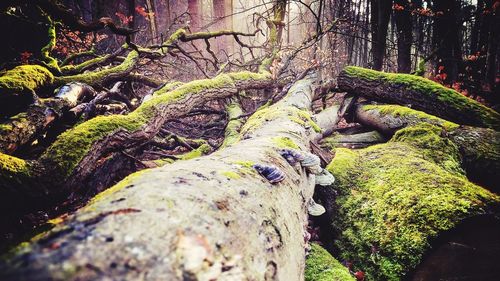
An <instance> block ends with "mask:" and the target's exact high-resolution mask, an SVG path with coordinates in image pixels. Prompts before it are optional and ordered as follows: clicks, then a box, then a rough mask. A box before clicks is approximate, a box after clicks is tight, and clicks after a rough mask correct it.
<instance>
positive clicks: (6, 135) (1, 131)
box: [0, 83, 95, 154]
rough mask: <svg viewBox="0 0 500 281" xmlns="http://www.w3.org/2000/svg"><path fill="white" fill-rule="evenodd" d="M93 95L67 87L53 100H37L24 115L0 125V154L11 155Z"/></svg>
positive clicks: (80, 86)
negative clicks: (83, 99) (82, 100)
mask: <svg viewBox="0 0 500 281" xmlns="http://www.w3.org/2000/svg"><path fill="white" fill-rule="evenodd" d="M93 95H95V92H94V90H93V89H92V88H91V87H89V86H88V85H85V84H82V83H70V84H68V85H65V86H63V87H61V89H60V90H59V92H58V94H57V95H56V96H55V97H54V98H47V99H37V102H35V103H33V104H31V105H30V106H29V107H28V109H27V110H26V111H25V112H22V113H19V114H16V115H14V116H12V117H9V118H8V119H7V120H5V121H3V122H1V123H0V152H2V153H7V154H12V153H13V152H14V151H16V149H17V148H19V147H20V146H23V145H25V144H27V143H28V142H30V141H33V140H34V138H36V137H38V136H39V135H40V134H41V133H43V132H44V131H45V130H46V129H47V127H48V126H49V125H51V124H52V123H53V122H54V121H55V120H56V119H58V118H60V117H62V116H63V115H64V114H65V113H66V112H67V111H68V110H69V109H71V108H72V107H75V106H76V105H77V103H78V101H79V100H81V99H82V98H84V97H91V96H93Z"/></svg>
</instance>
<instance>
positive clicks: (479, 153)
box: [355, 104, 500, 193]
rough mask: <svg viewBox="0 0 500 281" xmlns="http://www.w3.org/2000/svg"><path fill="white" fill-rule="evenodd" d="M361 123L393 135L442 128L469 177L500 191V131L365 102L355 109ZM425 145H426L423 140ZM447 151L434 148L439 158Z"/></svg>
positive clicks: (399, 107)
mask: <svg viewBox="0 0 500 281" xmlns="http://www.w3.org/2000/svg"><path fill="white" fill-rule="evenodd" d="M355 119H356V121H357V122H359V123H361V124H363V125H366V126H369V127H372V128H375V129H376V130H378V131H380V132H382V133H384V134H386V135H388V136H392V135H393V134H394V133H396V131H397V130H399V129H401V128H404V127H408V126H414V125H417V124H420V123H427V124H432V125H435V126H437V127H439V128H441V129H442V132H441V136H442V137H445V138H446V139H447V140H449V141H451V142H452V143H453V144H454V145H455V146H456V147H457V148H458V150H459V152H460V156H461V157H460V163H461V167H462V168H463V169H464V170H465V171H466V174H467V177H468V178H469V179H470V180H472V181H474V182H477V183H479V184H481V185H483V186H485V187H487V188H488V189H490V190H491V191H493V192H496V193H500V183H499V181H498V175H497V174H498V171H500V132H498V131H495V130H493V129H487V128H477V127H470V126H460V125H458V124H455V123H453V122H449V121H446V120H443V119H441V118H437V117H435V116H432V115H429V114H427V113H424V112H421V111H417V110H413V109H410V108H407V107H404V106H398V105H363V104H359V105H357V106H356V108H355ZM422 144H423V145H426V144H425V143H423V142H422ZM443 153H445V152H443V151H440V150H436V151H432V152H431V153H430V154H429V155H432V156H433V157H437V156H439V155H442V154H443Z"/></svg>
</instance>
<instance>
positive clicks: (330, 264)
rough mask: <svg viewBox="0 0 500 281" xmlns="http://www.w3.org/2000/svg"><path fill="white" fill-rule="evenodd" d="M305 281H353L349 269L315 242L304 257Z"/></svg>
mask: <svg viewBox="0 0 500 281" xmlns="http://www.w3.org/2000/svg"><path fill="white" fill-rule="evenodd" d="M305 280H306V281H354V280H355V279H354V277H352V276H351V274H350V273H349V270H347V268H346V267H344V266H343V265H342V264H341V263H340V262H338V261H337V260H336V259H335V258H334V257H332V255H330V253H328V251H326V250H325V249H323V247H321V246H320V245H318V244H316V243H312V244H311V252H309V256H307V259H306V272H305Z"/></svg>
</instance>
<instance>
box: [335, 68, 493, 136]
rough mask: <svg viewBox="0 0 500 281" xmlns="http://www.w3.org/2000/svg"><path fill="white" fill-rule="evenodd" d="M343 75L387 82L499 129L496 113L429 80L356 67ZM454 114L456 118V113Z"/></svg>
mask: <svg viewBox="0 0 500 281" xmlns="http://www.w3.org/2000/svg"><path fill="white" fill-rule="evenodd" d="M343 73H345V75H347V76H349V77H353V78H359V79H363V80H366V81H381V82H387V83H388V84H390V85H393V87H394V88H399V87H404V88H405V89H409V90H411V91H413V92H415V93H418V94H419V95H422V96H423V97H428V98H429V99H430V100H431V101H432V99H435V100H437V101H439V102H440V103H441V104H442V105H445V106H446V107H447V108H453V109H454V111H457V112H460V113H461V114H465V115H466V116H467V117H466V118H468V119H470V120H474V121H475V122H476V123H480V124H481V125H484V126H487V127H490V128H496V129H498V128H500V114H499V113H498V112H496V111H494V110H492V109H490V108H488V107H486V106H484V105H482V104H480V103H478V102H477V101H475V100H473V99H470V98H467V97H465V96H463V95H461V94H460V93H458V92H457V91H455V90H453V89H450V88H447V87H445V86H443V85H441V84H439V83H436V82H434V81H431V80H429V79H426V78H423V77H420V76H416V75H411V74H401V73H385V72H380V71H375V70H371V69H366V68H362V67H356V66H347V67H345V68H344V72H343ZM433 114H435V113H433ZM454 114H455V117H456V116H457V115H456V114H457V113H456V112H455V113H454ZM436 115H438V114H436ZM466 118H464V117H462V118H461V119H462V120H466Z"/></svg>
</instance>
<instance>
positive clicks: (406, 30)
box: [393, 0, 412, 73]
mask: <svg viewBox="0 0 500 281" xmlns="http://www.w3.org/2000/svg"><path fill="white" fill-rule="evenodd" d="M410 9H411V7H410V5H409V3H408V1H405V0H394V5H393V10H394V20H395V21H396V29H397V42H398V72H402V73H410V71H411V43H412V24H411V20H412V19H411V10H410Z"/></svg>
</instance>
